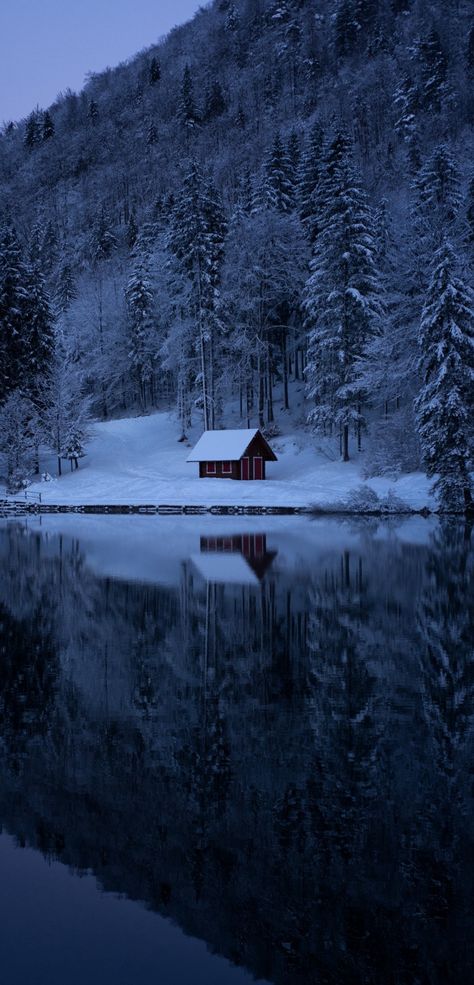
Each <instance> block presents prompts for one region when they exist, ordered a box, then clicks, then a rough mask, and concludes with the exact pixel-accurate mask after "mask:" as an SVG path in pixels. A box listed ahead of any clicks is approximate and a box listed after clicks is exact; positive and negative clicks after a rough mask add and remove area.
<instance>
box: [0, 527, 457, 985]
mask: <svg viewBox="0 0 474 985" xmlns="http://www.w3.org/2000/svg"><path fill="white" fill-rule="evenodd" d="M473 641H474V551H473V536H472V532H471V530H470V529H469V528H468V527H466V526H464V525H462V524H459V523H454V522H449V521H447V520H446V521H445V522H442V523H440V522H438V521H436V520H434V519H431V520H425V519H422V518H411V519H409V520H406V521H404V522H395V521H387V520H384V521H379V520H375V519H367V520H360V521H357V520H344V521H342V520H341V521H338V520H336V519H334V520H332V519H318V520H315V521H313V522H311V521H310V520H307V519H297V518H288V519H281V518H262V519H261V521H260V520H257V519H256V518H253V519H248V518H235V519H232V518H226V519H225V520H224V519H215V518H212V517H194V518H193V517H188V518H186V517H184V518H179V519H176V520H172V519H169V520H168V519H162V518H156V517H100V518H98V517H80V516H70V517H68V516H63V517H60V516H58V517H51V518H48V519H47V520H43V521H42V522H40V521H39V520H28V522H25V521H23V520H22V521H20V520H19V521H18V522H15V521H12V522H6V521H5V522H4V523H3V525H1V526H0V830H1V834H0V871H1V883H0V980H1V982H2V985H85V983H87V985H154V983H157V985H158V983H159V985H234V983H235V985H244V983H250V982H252V981H254V980H257V981H259V982H266V983H272V985H313V983H314V985H316V983H318V985H320V983H321V985H345V983H348V985H349V983H350V985H359V983H360V985H367V983H370V985H372V983H373V985H392V983H393V985H414V983H417V985H418V983H419V985H424V983H429V985H438V983H439V985H447V983H453V985H454V983H456V985H460V983H463V985H465V983H468V982H469V981H473V980H474V978H473V972H472V967H473V960H474V946H473V942H472V938H473V935H472V907H473V902H474V865H473V862H474V810H473V808H474V783H473V780H474V774H473V763H474V757H473V753H474V741H473V735H474V656H473Z"/></svg>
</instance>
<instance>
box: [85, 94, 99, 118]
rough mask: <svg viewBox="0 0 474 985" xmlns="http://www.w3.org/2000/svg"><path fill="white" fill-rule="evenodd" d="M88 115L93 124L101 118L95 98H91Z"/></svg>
mask: <svg viewBox="0 0 474 985" xmlns="http://www.w3.org/2000/svg"><path fill="white" fill-rule="evenodd" d="M87 115H88V117H89V119H90V121H91V123H93V124H95V123H97V120H98V119H99V107H98V105H97V103H96V101H95V99H90V100H89V107H88V110H87Z"/></svg>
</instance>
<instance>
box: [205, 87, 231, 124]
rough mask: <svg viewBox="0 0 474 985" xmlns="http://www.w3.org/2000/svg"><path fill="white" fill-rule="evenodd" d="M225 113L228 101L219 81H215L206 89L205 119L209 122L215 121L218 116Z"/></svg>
mask: <svg viewBox="0 0 474 985" xmlns="http://www.w3.org/2000/svg"><path fill="white" fill-rule="evenodd" d="M225 111H226V101H225V97H224V93H223V91H222V86H221V84H220V82H219V80H218V79H213V80H212V82H210V83H209V85H208V86H207V89H206V96H205V105H204V114H203V116H204V119H205V120H206V121H208V122H209V121H211V120H215V119H217V117H218V116H222V114H223V113H225Z"/></svg>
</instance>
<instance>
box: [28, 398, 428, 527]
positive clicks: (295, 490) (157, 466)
mask: <svg viewBox="0 0 474 985" xmlns="http://www.w3.org/2000/svg"><path fill="white" fill-rule="evenodd" d="M198 437H199V433H198V432H196V433H194V434H192V435H190V440H189V443H186V442H182V443H180V442H179V441H178V440H177V432H176V424H175V421H174V420H173V418H172V417H171V415H169V414H164V413H160V414H153V415H151V416H149V417H138V418H127V419H123V420H116V421H108V422H106V423H98V424H96V425H95V428H94V436H93V438H92V439H91V441H90V442H89V445H88V448H87V451H88V454H87V457H86V458H85V459H84V460H83V461H82V462H81V466H80V468H79V470H78V471H77V472H74V473H72V474H68V473H66V474H65V475H64V476H63V477H62V478H61V479H56V480H55V481H53V482H47V483H37V484H34V485H32V486H31V492H33V493H38V492H41V495H42V499H43V502H45V503H54V504H58V505H65V504H71V505H73V504H74V505H80V504H83V505H91V504H97V505H100V504H104V503H116V504H131V505H133V504H154V505H158V504H165V503H169V504H183V505H185V504H196V505H208V506H212V505H215V504H223V505H224V504H229V505H236V506H237V505H238V506H241V505H242V506H245V505H263V506H310V505H313V504H317V505H318V506H321V507H324V506H331V505H334V504H336V503H339V502H341V501H342V500H344V499H345V498H346V497H347V496H348V495H349V494H350V493H351V492H353V491H354V490H356V489H357V488H359V487H360V486H361V483H362V479H361V469H360V465H359V464H358V463H357V461H354V462H346V463H344V462H340V461H330V460H329V459H328V458H327V457H326V456H324V455H323V454H322V453H318V452H317V451H315V447H314V444H313V442H312V440H311V437H310V436H309V435H306V434H302V433H298V434H297V435H288V436H285V437H283V438H278V439H277V440H273V442H272V446H273V447H274V450H275V452H276V454H277V456H278V462H269V463H267V476H268V478H267V480H266V481H264V482H236V481H233V480H230V479H208V478H206V479H199V477H198V474H197V470H198V467H197V465H193V464H188V463H187V462H186V459H187V457H188V455H189V453H190V449H191V448H192V447H193V446H194V444H195V441H196V439H197V438H198ZM54 468H55V466H54V460H53V459H51V460H48V459H44V460H43V461H42V462H41V469H42V471H45V470H47V471H49V472H50V473H51V474H54ZM366 485H367V486H369V487H370V488H371V489H373V490H374V492H375V493H377V496H379V497H386V496H387V495H388V494H389V493H392V494H393V495H395V496H397V497H399V499H401V500H403V501H404V502H405V503H406V504H407V505H408V506H410V507H411V508H413V509H417V510H418V509H423V508H424V507H431V508H432V507H433V506H434V501H433V499H432V497H431V496H430V492H429V481H428V480H427V478H426V476H425V475H423V474H422V473H413V474H410V475H404V476H401V477H400V478H399V479H398V480H396V481H394V480H391V479H388V478H382V477H377V478H373V479H369V480H367V481H366Z"/></svg>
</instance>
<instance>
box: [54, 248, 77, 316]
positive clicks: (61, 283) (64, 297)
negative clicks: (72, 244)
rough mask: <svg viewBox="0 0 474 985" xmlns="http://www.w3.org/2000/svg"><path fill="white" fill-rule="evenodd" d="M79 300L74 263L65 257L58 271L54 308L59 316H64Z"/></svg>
mask: <svg viewBox="0 0 474 985" xmlns="http://www.w3.org/2000/svg"><path fill="white" fill-rule="evenodd" d="M76 298H77V286H76V278H75V276H74V273H73V265H72V261H71V259H70V258H69V257H68V256H65V257H64V259H63V261H62V263H61V265H60V267H59V270H58V276H57V280H56V291H55V297H54V306H55V310H56V312H57V314H58V315H64V314H65V313H66V311H68V310H69V308H70V307H71V304H72V303H73V301H75V300H76Z"/></svg>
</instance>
